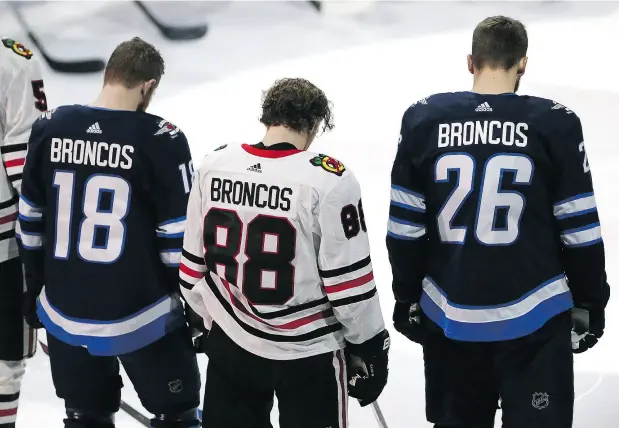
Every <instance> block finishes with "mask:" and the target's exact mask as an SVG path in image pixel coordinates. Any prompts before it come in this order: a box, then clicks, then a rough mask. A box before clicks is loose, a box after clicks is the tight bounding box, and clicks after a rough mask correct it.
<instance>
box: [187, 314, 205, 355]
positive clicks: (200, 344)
mask: <svg viewBox="0 0 619 428" xmlns="http://www.w3.org/2000/svg"><path fill="white" fill-rule="evenodd" d="M185 317H186V318H187V324H189V329H190V330H191V338H192V339H193V347H194V349H195V350H196V352H197V353H198V354H206V339H207V338H208V334H209V333H210V331H209V330H208V329H207V328H206V326H205V325H204V320H203V319H202V317H201V316H200V315H198V314H197V313H196V311H194V310H193V309H191V306H189V304H188V303H186V304H185Z"/></svg>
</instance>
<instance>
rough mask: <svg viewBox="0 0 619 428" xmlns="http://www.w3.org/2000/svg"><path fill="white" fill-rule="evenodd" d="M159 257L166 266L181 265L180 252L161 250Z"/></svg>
mask: <svg viewBox="0 0 619 428" xmlns="http://www.w3.org/2000/svg"><path fill="white" fill-rule="evenodd" d="M159 256H160V257H161V261H162V262H163V264H164V265H166V266H179V265H180V263H181V250H162V251H160V252H159Z"/></svg>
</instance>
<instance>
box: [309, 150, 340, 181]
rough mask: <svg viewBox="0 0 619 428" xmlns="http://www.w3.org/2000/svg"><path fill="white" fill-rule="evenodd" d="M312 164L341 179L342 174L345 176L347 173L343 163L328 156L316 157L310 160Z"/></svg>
mask: <svg viewBox="0 0 619 428" xmlns="http://www.w3.org/2000/svg"><path fill="white" fill-rule="evenodd" d="M310 163H311V164H312V165H314V166H319V167H321V168H322V169H324V170H325V171H327V172H330V173H332V174H335V175H337V176H340V177H341V176H342V174H344V171H346V167H345V166H344V164H343V163H342V162H340V161H339V160H337V159H335V158H332V157H331V156H327V155H322V154H321V155H318V156H314V157H313V158H312V159H310Z"/></svg>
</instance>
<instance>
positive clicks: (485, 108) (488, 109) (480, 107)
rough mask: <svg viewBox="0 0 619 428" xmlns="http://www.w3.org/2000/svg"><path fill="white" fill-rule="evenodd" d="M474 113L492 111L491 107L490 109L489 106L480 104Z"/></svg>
mask: <svg viewBox="0 0 619 428" xmlns="http://www.w3.org/2000/svg"><path fill="white" fill-rule="evenodd" d="M475 111H492V107H490V104H488V103H481V104H480V105H478V106H477V108H476V109H475Z"/></svg>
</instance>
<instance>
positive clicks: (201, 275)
mask: <svg viewBox="0 0 619 428" xmlns="http://www.w3.org/2000/svg"><path fill="white" fill-rule="evenodd" d="M180 270H181V272H183V273H184V274H186V275H189V276H192V277H194V278H197V279H202V278H204V272H198V271H197V270H193V269H191V268H190V267H187V266H186V265H184V264H183V263H182V262H181V267H180Z"/></svg>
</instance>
